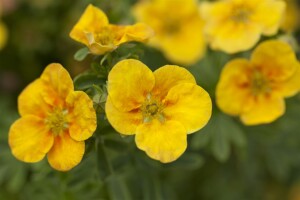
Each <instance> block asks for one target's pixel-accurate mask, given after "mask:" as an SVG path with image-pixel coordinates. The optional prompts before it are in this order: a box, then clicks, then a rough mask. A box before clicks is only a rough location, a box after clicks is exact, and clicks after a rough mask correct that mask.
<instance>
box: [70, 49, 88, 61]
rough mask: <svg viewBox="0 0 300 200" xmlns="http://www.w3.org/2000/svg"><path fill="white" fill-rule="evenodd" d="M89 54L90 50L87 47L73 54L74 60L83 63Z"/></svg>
mask: <svg viewBox="0 0 300 200" xmlns="http://www.w3.org/2000/svg"><path fill="white" fill-rule="evenodd" d="M89 53H90V50H89V49H88V48H87V47H84V48H82V49H79V50H78V51H77V52H76V53H75V55H74V59H75V60H77V61H83V60H84V59H85V58H86V56H87V55H88V54H89Z"/></svg>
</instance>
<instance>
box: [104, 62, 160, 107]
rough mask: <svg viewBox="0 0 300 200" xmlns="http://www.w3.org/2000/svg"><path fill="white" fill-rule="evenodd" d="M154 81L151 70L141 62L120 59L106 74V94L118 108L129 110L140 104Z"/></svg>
mask: <svg viewBox="0 0 300 200" xmlns="http://www.w3.org/2000/svg"><path fill="white" fill-rule="evenodd" d="M154 81H155V80H154V75H153V73H152V71H151V70H150V69H149V68H148V67H147V66H146V65H144V64H143V63H142V62H140V61H138V60H134V59H126V60H122V61H120V62H118V63H117V64H116V65H115V66H114V67H113V68H112V70H111V71H110V73H109V75H108V81H107V89H108V94H109V96H110V98H111V101H112V102H113V105H114V106H115V107H116V108H117V109H118V110H120V111H130V110H133V109H136V108H138V107H140V106H141V103H142V102H144V99H145V98H146V95H147V94H148V93H150V91H151V90H152V88H153V86H154Z"/></svg>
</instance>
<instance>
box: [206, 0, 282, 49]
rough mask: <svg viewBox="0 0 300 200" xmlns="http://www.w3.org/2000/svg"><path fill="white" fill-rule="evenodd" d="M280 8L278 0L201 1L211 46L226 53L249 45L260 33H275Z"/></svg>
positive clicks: (252, 43) (280, 12)
mask: <svg viewBox="0 0 300 200" xmlns="http://www.w3.org/2000/svg"><path fill="white" fill-rule="evenodd" d="M284 10H285V3H284V2H283V1H281V0H219V1H216V2H210V3H208V2H205V3H203V4H202V5H201V11H202V12H201V13H203V17H204V18H205V20H206V25H205V33H206V34H207V36H208V40H209V43H210V46H211V48H212V49H215V50H222V51H225V52H226V53H236V52H239V51H245V50H248V49H250V48H252V47H253V46H254V45H255V44H256V43H257V42H258V41H259V39H260V35H261V34H262V35H266V36H271V35H274V34H276V33H277V31H278V28H279V26H280V23H281V19H282V17H283V14H284Z"/></svg>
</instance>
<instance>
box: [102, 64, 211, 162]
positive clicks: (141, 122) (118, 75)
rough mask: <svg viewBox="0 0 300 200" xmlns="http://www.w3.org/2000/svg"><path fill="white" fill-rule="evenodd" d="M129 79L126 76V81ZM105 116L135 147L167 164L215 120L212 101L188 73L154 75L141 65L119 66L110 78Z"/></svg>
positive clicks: (174, 69)
mask: <svg viewBox="0 0 300 200" xmlns="http://www.w3.org/2000/svg"><path fill="white" fill-rule="evenodd" d="M125 75H126V76H125ZM108 94H109V95H108V98H107V102H106V106H105V110H106V115H107V118H108V121H109V122H110V123H111V125H112V126H113V127H114V128H115V129H116V130H117V131H118V132H120V133H121V134H124V135H135V142H136V144H137V147H138V148H139V149H141V150H143V151H145V152H146V153H147V155H148V156H150V157H151V158H153V159H155V160H160V161H161V162H163V163H167V162H171V161H174V160H176V159H177V158H178V157H179V156H180V155H181V154H182V153H183V152H184V151H185V149H186V147H187V134H190V133H193V132H195V131H197V130H199V129H201V128H202V127H203V126H205V124H206V123H207V122H208V120H209V118H210V116H211V109H212V104H211V99H210V97H209V95H208V93H207V92H206V91H205V90H204V89H202V88H201V87H200V86H198V85H196V81H195V79H194V77H193V75H192V74H191V73H190V72H189V71H187V70H186V69H184V68H181V67H178V66H175V65H165V66H163V67H161V68H159V69H158V70H156V71H154V73H152V71H151V70H150V69H149V68H148V67H147V66H146V65H144V64H143V63H141V62H140V61H138V60H133V59H128V60H123V61H120V62H119V63H117V64H116V65H115V66H114V67H113V69H112V70H111V72H110V74H109V76H108Z"/></svg>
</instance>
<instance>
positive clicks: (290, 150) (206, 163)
mask: <svg viewBox="0 0 300 200" xmlns="http://www.w3.org/2000/svg"><path fill="white" fill-rule="evenodd" d="M135 2H136V1H135V0H85V1H79V0H77V1H74V0H65V1H53V0H43V1H41V0H0V5H2V17H1V20H2V21H3V22H4V24H5V25H6V26H7V29H8V31H9V39H8V41H7V44H6V46H5V48H4V49H2V50H0V111H1V112H0V113H1V115H0V116H1V118H0V199H1V200H17V199H21V200H40V199H43V200H65V199H66V200H73V199H74V200H93V199H95V200H98V199H102V200H106V199H113V200H123V199H124V200H127V199H129V200H130V199H137V200H176V199H178V200H181V199H184V200H194V199H195V200H198V199H199V200H200V199H201V200H285V199H287V200H299V199H300V95H297V96H294V97H292V98H290V99H288V100H287V101H286V103H287V111H286V114H285V115H284V116H283V117H281V118H280V119H278V120H277V121H275V122H274V123H272V124H268V125H261V126H253V127H245V126H243V125H242V124H241V123H240V122H239V120H238V119H236V118H232V117H229V116H227V115H225V114H223V113H221V112H220V111H219V110H218V108H217V107H216V106H215V105H214V107H213V117H212V118H211V120H210V122H209V124H208V125H207V126H206V127H205V128H203V129H202V130H201V131H199V132H198V133H195V134H192V135H189V137H188V144H189V147H188V149H187V151H186V152H185V154H184V155H183V156H181V157H180V158H179V159H178V160H177V161H175V162H173V163H171V164H160V163H159V162H157V161H153V160H151V159H150V158H149V157H147V156H146V155H145V154H144V152H142V151H140V150H138V149H137V148H136V146H135V144H134V141H133V137H126V138H122V137H120V136H119V134H117V133H116V132H115V131H114V130H113V129H112V128H111V127H110V125H109V124H108V122H107V121H106V120H105V119H104V118H103V116H100V117H99V120H98V123H99V127H98V129H97V131H96V133H95V136H94V137H93V138H91V139H90V140H89V141H88V142H87V143H88V145H87V150H86V155H85V157H84V159H83V161H82V162H81V164H80V165H79V166H77V167H75V168H74V169H73V170H71V171H69V172H67V173H62V172H57V171H54V170H53V169H51V168H50V167H49V165H48V163H47V161H46V159H44V160H43V161H42V162H40V163H36V164H26V163H22V162H19V161H17V160H16V159H15V158H14V157H13V156H12V155H11V153H10V149H9V146H8V143H7V137H8V130H9V126H10V125H11V123H12V122H13V121H14V120H15V119H17V118H18V112H17V96H18V94H19V93H20V91H21V90H22V89H23V88H24V87H25V86H26V85H27V84H28V83H29V82H31V81H32V80H34V79H36V78H37V77H39V76H40V74H41V72H42V70H43V69H44V68H45V67H46V66H47V65H48V64H49V63H51V62H59V63H61V64H63V66H65V67H66V68H67V69H68V71H69V72H70V74H71V75H72V77H75V76H76V75H78V74H80V73H81V72H83V71H85V70H86V69H89V67H90V63H91V62H92V60H93V57H92V56H88V57H87V58H86V59H85V60H84V61H82V62H78V61H75V60H74V58H73V55H74V53H75V52H76V51H77V50H78V49H79V48H81V47H82V46H81V45H80V44H78V43H76V42H74V41H72V40H71V39H70V38H69V36H68V34H69V32H70V30H71V28H72V26H73V25H74V24H75V22H76V21H77V20H78V18H79V16H80V15H81V13H82V12H83V10H84V9H85V7H86V6H87V5H88V4H89V3H93V4H94V5H95V6H97V7H100V8H101V9H103V10H104V11H105V12H106V13H107V15H108V17H109V19H110V21H111V22H112V23H127V24H129V23H132V22H133V17H132V16H131V14H130V7H131V6H132V5H133V4H134V3H135ZM170 14H176V13H170ZM298 35H299V34H298ZM296 36H297V34H296ZM135 48H137V49H138V50H139V51H140V50H143V54H141V55H140V59H141V60H142V61H143V62H145V63H146V64H147V65H148V66H150V67H151V68H152V69H156V68H158V67H160V66H162V65H164V64H170V62H169V61H167V60H166V59H165V58H164V57H163V55H162V54H161V53H160V52H159V51H157V50H154V49H151V48H149V47H145V46H143V45H141V44H137V46H136V47H135ZM248 55H249V52H246V53H241V54H236V55H231V56H229V55H226V54H224V53H221V52H213V51H210V50H208V53H207V55H206V56H205V58H204V59H202V60H201V61H199V62H198V63H197V64H195V65H194V66H192V67H190V68H188V69H189V70H190V71H191V72H192V73H193V74H194V75H195V77H196V79H197V82H198V84H199V85H201V86H202V87H204V88H205V89H206V90H207V91H208V92H209V93H210V95H211V97H212V99H213V100H214V91H215V86H216V83H217V81H218V78H219V74H220V71H221V69H222V67H223V66H224V64H225V63H226V62H227V61H228V60H230V59H232V58H234V57H241V56H243V57H247V56H248ZM100 137H101V140H100V141H101V143H102V144H101V145H99V144H98V143H99V138H100ZM96 138H98V140H96Z"/></svg>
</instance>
